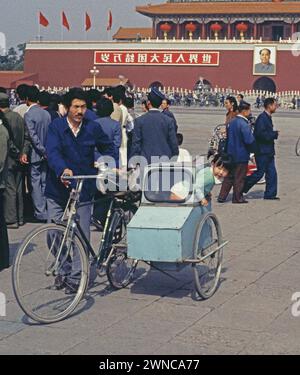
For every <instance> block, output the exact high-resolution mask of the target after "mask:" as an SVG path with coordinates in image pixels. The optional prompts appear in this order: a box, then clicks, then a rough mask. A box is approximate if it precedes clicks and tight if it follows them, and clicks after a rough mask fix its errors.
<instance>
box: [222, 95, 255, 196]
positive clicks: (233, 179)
mask: <svg viewBox="0 0 300 375" xmlns="http://www.w3.org/2000/svg"><path fill="white" fill-rule="evenodd" d="M238 111H239V114H238V115H237V116H236V117H235V118H234V119H233V120H232V121H231V122H230V123H229V125H228V130H227V148H226V151H227V154H228V155H229V156H230V157H231V160H232V163H233V165H234V169H233V172H232V173H231V174H230V176H228V177H226V178H225V179H224V181H223V184H222V188H221V191H220V194H219V198H218V202H219V203H224V202H226V199H227V196H228V194H229V192H230V190H231V188H232V187H233V196H232V203H248V202H247V201H246V200H245V199H244V198H243V194H242V191H243V187H244V181H245V177H246V174H247V167H248V162H249V159H250V152H251V151H252V150H253V148H254V145H255V139H254V136H253V134H252V132H251V128H250V125H249V121H248V116H249V115H250V104H248V103H246V102H243V101H242V102H241V103H240V104H239V107H238Z"/></svg>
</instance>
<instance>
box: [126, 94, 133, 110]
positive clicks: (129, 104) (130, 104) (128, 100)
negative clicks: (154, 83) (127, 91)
mask: <svg viewBox="0 0 300 375" xmlns="http://www.w3.org/2000/svg"><path fill="white" fill-rule="evenodd" d="M124 105H125V107H126V108H128V109H131V108H134V99H133V98H132V97H129V96H128V97H126V98H125V103H124Z"/></svg>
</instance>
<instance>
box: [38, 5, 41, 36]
mask: <svg viewBox="0 0 300 375" xmlns="http://www.w3.org/2000/svg"><path fill="white" fill-rule="evenodd" d="M40 14H41V12H39V13H38V41H39V42H40V41H41V22H40Z"/></svg>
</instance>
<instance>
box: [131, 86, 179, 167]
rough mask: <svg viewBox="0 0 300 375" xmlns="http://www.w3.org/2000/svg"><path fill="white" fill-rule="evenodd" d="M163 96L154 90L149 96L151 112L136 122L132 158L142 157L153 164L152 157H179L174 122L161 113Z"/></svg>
mask: <svg viewBox="0 0 300 375" xmlns="http://www.w3.org/2000/svg"><path fill="white" fill-rule="evenodd" d="M163 99H164V96H163V94H162V93H161V92H160V91H159V90H157V89H155V88H153V89H152V91H151V92H150V94H149V95H148V102H147V104H148V107H149V112H147V113H146V114H144V115H142V116H140V117H138V118H137V119H136V120H135V122H134V129H133V138H132V152H131V157H134V156H142V157H144V158H145V159H146V160H147V163H148V164H151V158H152V157H156V158H157V157H162V156H166V157H168V158H169V159H171V158H172V157H174V156H178V154H179V149H178V143H177V138H176V131H175V127H174V122H173V120H172V119H171V118H169V117H168V116H166V115H164V114H163V113H161V112H160V110H159V107H160V106H161V103H162V100H163Z"/></svg>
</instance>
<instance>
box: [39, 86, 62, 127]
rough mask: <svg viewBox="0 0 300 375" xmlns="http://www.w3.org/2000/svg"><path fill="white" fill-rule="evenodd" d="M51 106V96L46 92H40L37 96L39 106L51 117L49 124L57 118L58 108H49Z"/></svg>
mask: <svg viewBox="0 0 300 375" xmlns="http://www.w3.org/2000/svg"><path fill="white" fill-rule="evenodd" d="M50 104H51V94H49V92H47V91H41V92H40V94H39V105H40V106H41V108H43V109H44V110H45V111H47V112H48V113H49V115H50V116H51V122H52V121H54V120H55V119H56V118H58V117H59V114H58V107H57V110H56V109H53V108H52V107H50Z"/></svg>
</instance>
